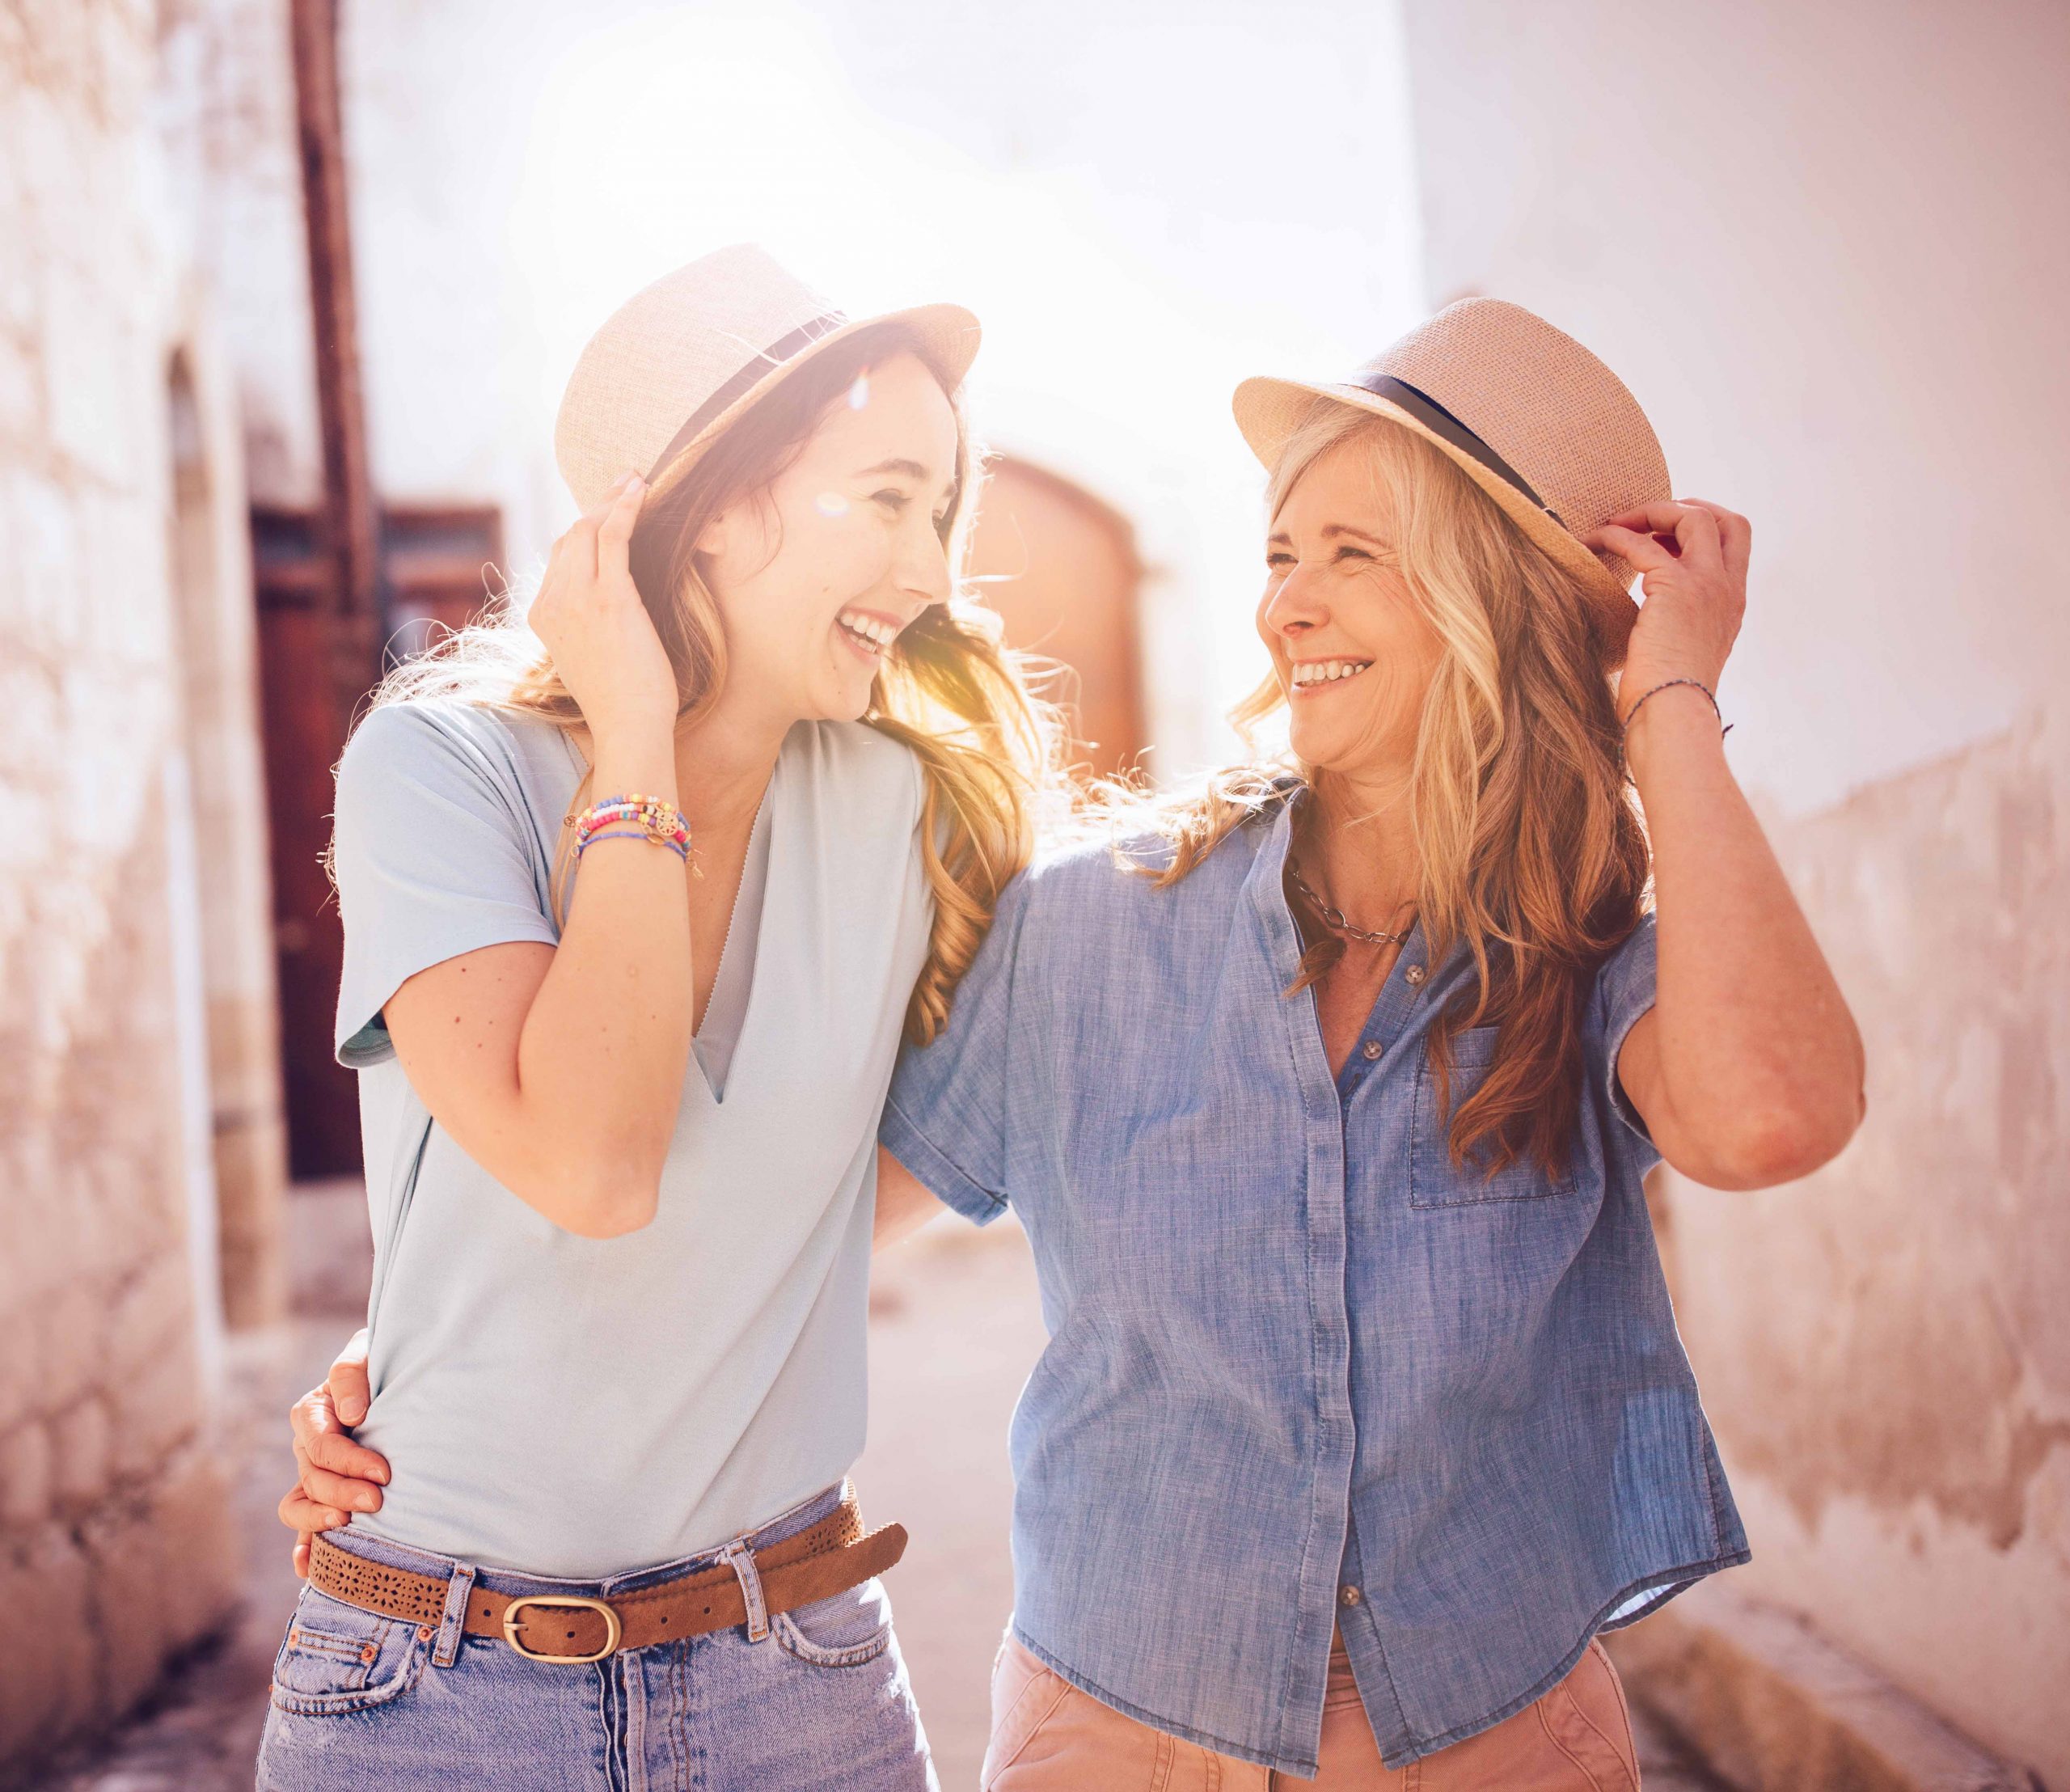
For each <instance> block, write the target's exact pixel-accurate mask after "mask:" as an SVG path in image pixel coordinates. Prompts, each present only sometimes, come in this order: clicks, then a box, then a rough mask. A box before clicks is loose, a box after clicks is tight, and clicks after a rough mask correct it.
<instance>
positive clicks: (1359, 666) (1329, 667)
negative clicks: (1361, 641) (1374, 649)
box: [1293, 660, 1373, 686]
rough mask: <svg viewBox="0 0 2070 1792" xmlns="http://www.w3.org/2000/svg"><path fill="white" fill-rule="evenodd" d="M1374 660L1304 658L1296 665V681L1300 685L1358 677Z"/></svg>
mask: <svg viewBox="0 0 2070 1792" xmlns="http://www.w3.org/2000/svg"><path fill="white" fill-rule="evenodd" d="M1372 663H1373V662H1372V661H1371V660H1304V661H1302V662H1300V663H1299V664H1298V665H1297V666H1295V667H1294V669H1293V670H1294V683H1295V684H1296V685H1297V686H1298V685H1309V684H1324V683H1329V681H1330V680H1332V679H1334V678H1356V677H1357V676H1358V674H1360V673H1361V672H1362V671H1364V670H1366V668H1367V666H1371V664H1372Z"/></svg>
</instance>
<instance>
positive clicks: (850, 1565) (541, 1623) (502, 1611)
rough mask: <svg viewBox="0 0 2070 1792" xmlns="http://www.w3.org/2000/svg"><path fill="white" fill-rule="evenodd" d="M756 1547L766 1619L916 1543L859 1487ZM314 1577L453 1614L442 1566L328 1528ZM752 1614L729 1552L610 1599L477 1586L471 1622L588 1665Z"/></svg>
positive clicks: (350, 1600) (313, 1549)
mask: <svg viewBox="0 0 2070 1792" xmlns="http://www.w3.org/2000/svg"><path fill="white" fill-rule="evenodd" d="M745 1553H746V1554H747V1555H748V1557H749V1559H750V1561H752V1562H753V1563H754V1572H755V1575H756V1578H757V1579H759V1580H760V1582H761V1583H762V1600H763V1615H764V1617H765V1619H766V1618H767V1617H773V1616H774V1615H775V1613H777V1612H791V1611H795V1610H796V1609H797V1608H798V1607H799V1606H801V1605H809V1604H812V1603H813V1600H822V1599H830V1598H832V1597H833V1596H834V1594H836V1593H844V1592H846V1591H847V1590H848V1589H849V1588H850V1587H860V1586H861V1585H862V1583H864V1581H866V1580H868V1579H869V1578H870V1577H871V1576H872V1575H873V1574H882V1573H884V1571H885V1570H886V1569H888V1568H889V1567H891V1566H893V1564H894V1563H896V1562H898V1558H899V1557H901V1556H902V1555H903V1554H904V1553H906V1528H905V1526H903V1525H902V1524H886V1525H884V1526H882V1527H881V1528H878V1529H877V1530H874V1531H868V1532H865V1531H864V1529H863V1515H862V1512H861V1511H860V1508H859V1507H857V1506H856V1504H855V1499H854V1498H853V1496H852V1495H851V1496H850V1497H848V1498H844V1499H843V1501H842V1502H841V1504H840V1505H839V1506H838V1507H835V1508H834V1510H833V1511H831V1512H829V1513H828V1514H827V1515H826V1517H825V1518H823V1519H821V1520H820V1521H819V1522H818V1523H817V1524H814V1525H813V1526H812V1527H811V1528H809V1529H807V1530H803V1531H800V1532H797V1533H796V1535H794V1536H788V1537H785V1538H784V1539H782V1540H781V1541H779V1542H775V1543H772V1544H770V1545H768V1546H767V1548H765V1549H756V1550H753V1551H750V1552H745ZM309 1584H310V1586H312V1587H315V1588H316V1590H317V1591H319V1592H321V1593H327V1594H328V1595H330V1596H331V1597H332V1599H335V1600H342V1601H344V1604H347V1605H356V1606H357V1607H358V1608H360V1609H361V1611H363V1612H378V1613H380V1614H381V1615H382V1617H391V1618H400V1619H401V1620H402V1621H403V1622H404V1623H405V1624H414V1625H416V1626H417V1627H418V1628H419V1629H421V1630H423V1631H425V1633H426V1634H427V1635H428V1634H429V1633H430V1632H432V1631H433V1630H435V1629H437V1627H438V1625H440V1624H441V1622H443V1621H444V1619H445V1616H446V1595H447V1592H448V1591H449V1589H450V1586H451V1582H450V1580H449V1579H447V1577H446V1576H444V1575H442V1574H412V1573H411V1572H409V1570H407V1569H403V1568H391V1567H390V1566H388V1565H387V1563H386V1562H370V1561H369V1560H368V1559H367V1558H366V1557H364V1556H356V1555H354V1554H353V1553H351V1552H350V1551H349V1550H346V1549H340V1548H339V1547H338V1546H337V1545H336V1544H334V1543H332V1541H330V1540H329V1539H328V1538H327V1537H324V1536H318V1537H317V1538H316V1539H315V1541H314V1542H313V1543H312V1544H311V1545H310V1551H309ZM748 1618H749V1612H748V1608H747V1596H746V1593H745V1592H744V1591H742V1588H741V1577H740V1575H739V1574H737V1573H736V1572H735V1571H734V1569H733V1565H732V1564H731V1563H730V1562H720V1563H718V1564H717V1565H716V1566H713V1567H710V1568H699V1569H698V1570H695V1571H694V1572H692V1573H691V1574H678V1576H677V1577H676V1578H675V1579H673V1580H665V1581H661V1582H660V1583H657V1584H656V1585H654V1586H653V1587H641V1588H640V1590H639V1591H637V1592H632V1593H615V1594H613V1595H611V1596H610V1598H609V1599H602V1598H595V1597H590V1596H588V1595H577V1594H572V1593H518V1594H511V1593H492V1592H491V1591H488V1588H486V1587H475V1588H474V1589H473V1591H471V1593H470V1594H469V1595H468V1598H467V1617H466V1620H465V1621H464V1622H463V1625H462V1628H463V1629H464V1630H465V1631H466V1632H467V1634H468V1635H469V1636H471V1637H499V1638H501V1639H502V1640H503V1641H504V1642H507V1643H509V1645H510V1646H511V1647H512V1648H513V1649H515V1650H517V1653H518V1654H519V1655H524V1656H526V1657H527V1658H529V1659H531V1660H533V1661H545V1662H560V1663H581V1662H590V1661H601V1660H602V1659H604V1657H605V1656H606V1655H615V1654H616V1653H617V1652H618V1651H619V1650H621V1649H648V1648H651V1647H653V1645H654V1644H656V1643H657V1642H674V1641H675V1640H676V1638H678V1637H695V1636H702V1635H703V1634H705V1633H706V1632H708V1631H712V1630H725V1629H731V1628H732V1627H733V1625H737V1624H746V1622H747V1621H748Z"/></svg>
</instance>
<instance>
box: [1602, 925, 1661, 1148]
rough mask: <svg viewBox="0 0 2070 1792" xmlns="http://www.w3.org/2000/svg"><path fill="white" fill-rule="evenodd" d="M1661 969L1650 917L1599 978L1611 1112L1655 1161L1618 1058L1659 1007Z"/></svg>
mask: <svg viewBox="0 0 2070 1792" xmlns="http://www.w3.org/2000/svg"><path fill="white" fill-rule="evenodd" d="M1657 974H1658V946H1657V944H1656V936H1655V932H1654V917H1653V916H1652V915H1647V916H1646V917H1645V919H1643V920H1641V922H1640V923H1639V924H1638V926H1637V928H1634V929H1633V932H1632V935H1631V937H1630V938H1629V939H1628V940H1625V941H1624V944H1623V945H1620V947H1618V949H1616V951H1615V952H1613V953H1611V955H1610V956H1609V957H1607V958H1606V959H1605V960H1604V961H1603V968H1602V969H1601V970H1599V971H1598V972H1597V973H1596V978H1595V1000H1596V1004H1597V1009H1598V1012H1599V1015H1600V1016H1601V1017H1602V1024H1603V1033H1602V1039H1603V1086H1604V1088H1606V1089H1607V1092H1608V1094H1609V1097H1610V1106H1611V1109H1612V1112H1613V1113H1615V1114H1616V1116H1617V1118H1619V1119H1620V1120H1622V1121H1623V1122H1624V1124H1625V1125H1626V1126H1629V1127H1630V1128H1631V1130H1632V1131H1633V1132H1634V1133H1636V1134H1637V1135H1638V1136H1639V1138H1640V1139H1642V1140H1643V1141H1644V1142H1645V1146H1646V1149H1647V1152H1648V1154H1649V1155H1650V1156H1658V1155H1659V1154H1658V1152H1656V1151H1654V1143H1653V1135H1652V1134H1651V1133H1650V1132H1649V1131H1646V1123H1645V1119H1644V1118H1642V1117H1641V1114H1640V1113H1639V1110H1638V1109H1637V1108H1636V1107H1634V1106H1633V1105H1632V1098H1631V1097H1629V1095H1627V1094H1626V1093H1624V1084H1622V1083H1620V1081H1619V1080H1617V1054H1618V1053H1619V1052H1620V1051H1622V1050H1624V1039H1625V1036H1626V1035H1627V1034H1628V1033H1630V1032H1631V1030H1632V1029H1633V1027H1634V1026H1636V1025H1637V1024H1638V1021H1639V1017H1640V1016H1641V1015H1643V1014H1644V1013H1645V1012H1646V1010H1647V1009H1649V1008H1651V1007H1652V1006H1653V1004H1654V981H1655V978H1656V976H1657Z"/></svg>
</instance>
